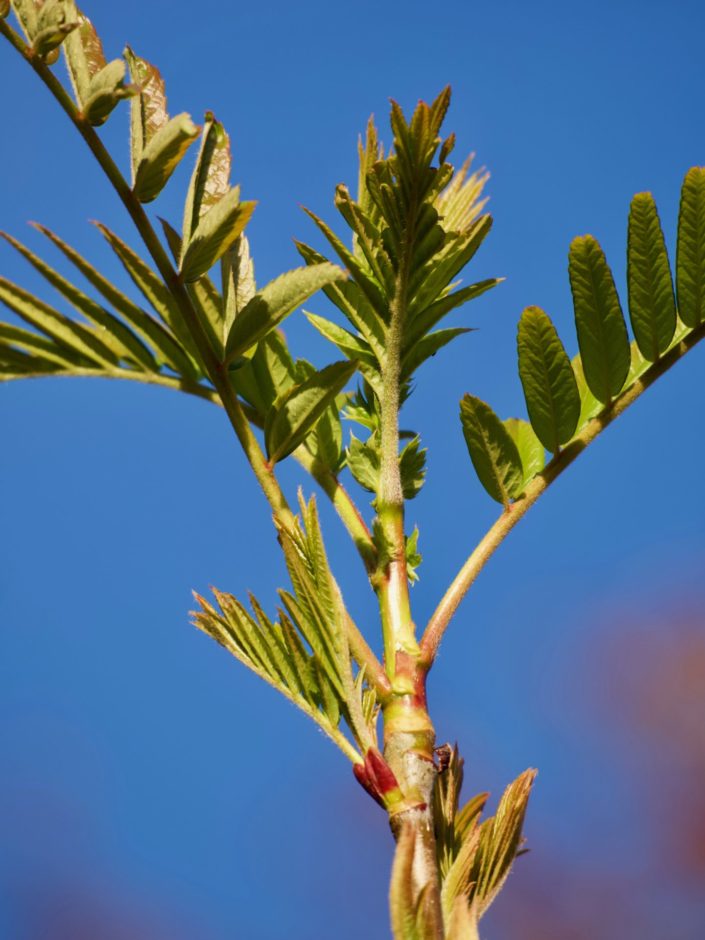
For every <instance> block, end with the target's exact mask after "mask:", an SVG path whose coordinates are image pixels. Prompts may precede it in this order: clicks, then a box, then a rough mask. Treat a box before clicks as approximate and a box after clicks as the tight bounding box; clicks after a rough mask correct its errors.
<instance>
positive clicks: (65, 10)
mask: <svg viewBox="0 0 705 940" xmlns="http://www.w3.org/2000/svg"><path fill="white" fill-rule="evenodd" d="M71 12H72V11H71V9H70V7H69V6H68V4H67V3H66V0H46V2H45V3H44V5H43V6H42V7H40V8H39V11H38V14H37V27H36V29H37V32H36V36H35V37H34V41H33V44H32V45H33V48H34V51H35V52H36V53H37V55H39V56H41V57H42V58H43V59H46V57H47V56H49V55H50V54H51V53H52V52H54V51H55V50H56V49H58V48H59V46H60V45H61V43H62V42H63V41H64V39H66V37H67V36H68V35H69V33H72V32H73V31H74V29H77V27H78V20H77V19H72V18H71ZM57 54H58V53H57Z"/></svg>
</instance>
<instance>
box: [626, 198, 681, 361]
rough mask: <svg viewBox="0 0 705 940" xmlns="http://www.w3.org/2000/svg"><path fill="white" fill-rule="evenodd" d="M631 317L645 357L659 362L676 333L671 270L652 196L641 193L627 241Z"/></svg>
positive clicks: (632, 212)
mask: <svg viewBox="0 0 705 940" xmlns="http://www.w3.org/2000/svg"><path fill="white" fill-rule="evenodd" d="M627 284H628V288H629V317H630V319H631V322H632V329H633V330H634V338H635V339H636V341H637V343H638V345H639V349H640V351H641V353H642V355H643V356H644V357H645V358H646V359H648V360H649V362H655V361H656V360H657V359H658V358H659V356H661V355H662V354H663V353H664V352H665V351H666V350H667V349H668V347H669V345H670V343H671V340H672V339H673V334H674V333H675V331H676V303H675V299H674V296H673V282H672V281H671V267H670V265H669V263H668V253H667V252H666V242H665V240H664V237H663V231H662V230H661V222H660V221H659V217H658V212H657V210H656V204H655V202H654V198H653V196H652V195H651V193H637V195H636V196H634V198H633V199H632V204H631V207H630V209H629V233H628V239H627Z"/></svg>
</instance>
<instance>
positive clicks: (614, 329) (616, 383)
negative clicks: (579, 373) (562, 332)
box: [568, 235, 630, 404]
mask: <svg viewBox="0 0 705 940" xmlns="http://www.w3.org/2000/svg"><path fill="white" fill-rule="evenodd" d="M568 271H569V274H570V286H571V290H572V292H573V306H574V307H575V325H576V328H577V331H578V345H579V346H580V356H581V359H582V363H583V369H584V371H585V380H586V381H587V384H588V387H589V388H590V391H591V392H592V393H593V395H594V396H595V397H596V398H597V399H598V400H599V401H601V402H602V403H603V404H608V403H609V402H610V401H611V400H612V399H613V398H614V397H615V396H616V395H618V394H619V393H620V392H621V390H622V387H623V385H624V381H625V379H626V378H627V373H628V372H629V362H630V352H629V337H628V336H627V328H626V325H625V323H624V317H623V315H622V308H621V306H620V303H619V297H618V295H617V288H616V287H615V286H614V278H613V277H612V271H611V270H610V268H609V266H608V264H607V261H606V259H605V255H604V252H603V251H602V248H601V247H600V245H599V244H598V242H597V241H596V240H595V239H594V238H593V237H592V235H583V236H581V237H579V238H575V239H574V240H573V242H572V244H571V246H570V253H569V259H568Z"/></svg>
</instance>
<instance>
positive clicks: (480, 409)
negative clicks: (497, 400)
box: [460, 395, 523, 507]
mask: <svg viewBox="0 0 705 940" xmlns="http://www.w3.org/2000/svg"><path fill="white" fill-rule="evenodd" d="M460 420H461V423H462V426H463V435H464V437H465V443H466V444H467V447H468V451H469V453H470V459H471V460H472V463H473V466H474V467H475V471H476V473H477V475H478V477H479V478H480V482H481V483H482V485H483V486H484V488H485V489H486V490H487V492H488V493H489V494H490V496H491V497H492V499H496V500H497V502H498V503H502V504H503V505H504V506H505V507H506V506H508V505H509V503H510V502H511V500H512V499H513V498H514V497H515V496H518V495H519V494H520V493H521V490H522V487H523V471H522V466H521V459H520V457H519V452H518V450H517V447H516V444H515V443H514V441H513V440H512V438H511V436H510V434H509V432H508V431H507V429H506V428H505V426H504V425H503V424H502V422H501V421H500V419H499V418H498V417H497V415H496V414H495V413H494V411H493V410H492V409H491V408H490V406H489V405H487V404H485V402H484V401H481V400H480V399H479V398H475V397H474V396H473V395H465V396H463V399H462V400H461V402H460Z"/></svg>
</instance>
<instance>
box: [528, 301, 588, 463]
mask: <svg viewBox="0 0 705 940" xmlns="http://www.w3.org/2000/svg"><path fill="white" fill-rule="evenodd" d="M517 349H518V353H519V376H520V378H521V384H522V386H523V388H524V397H525V398H526V407H527V409H528V411H529V418H530V419H531V423H532V425H533V427H534V430H535V431H536V434H537V436H538V438H539V440H540V441H541V443H542V444H543V445H544V447H545V448H546V449H547V450H550V451H551V453H554V454H555V453H556V452H557V451H558V450H559V448H560V446H561V444H565V443H567V442H568V441H569V440H570V439H571V437H572V436H573V434H574V432H575V428H576V427H577V424H578V418H579V417H580V395H579V393H578V387H577V385H576V383H575V376H574V375H573V370H572V369H571V366H570V360H569V359H568V356H567V354H566V351H565V349H564V348H563V344H562V343H561V341H560V339H559V338H558V334H557V333H556V330H555V328H554V326H553V324H552V323H551V321H550V319H549V318H548V316H546V314H545V313H544V312H543V310H541V308H540V307H527V308H526V309H525V310H524V312H523V313H522V315H521V319H520V321H519V330H518V335H517Z"/></svg>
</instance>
